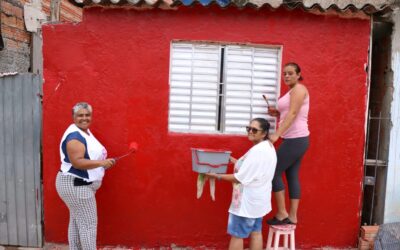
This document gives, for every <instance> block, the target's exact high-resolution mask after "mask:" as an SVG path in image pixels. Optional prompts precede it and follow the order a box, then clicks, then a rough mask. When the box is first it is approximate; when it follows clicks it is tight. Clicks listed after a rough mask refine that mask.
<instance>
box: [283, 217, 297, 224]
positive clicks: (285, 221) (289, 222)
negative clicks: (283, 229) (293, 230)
mask: <svg viewBox="0 0 400 250" xmlns="http://www.w3.org/2000/svg"><path fill="white" fill-rule="evenodd" d="M282 222H283V223H284V224H287V225H296V224H297V223H294V222H293V221H291V220H290V219H289V217H288V218H286V219H283V220H282Z"/></svg>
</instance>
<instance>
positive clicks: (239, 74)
mask: <svg viewBox="0 0 400 250" xmlns="http://www.w3.org/2000/svg"><path fill="white" fill-rule="evenodd" d="M225 51H226V53H225V83H226V84H225V119H224V120H225V123H224V129H225V132H227V133H245V126H247V125H248V123H249V121H250V120H251V119H253V118H256V117H261V118H266V119H268V120H269V122H270V123H271V130H275V126H276V120H275V118H273V117H270V116H268V115H267V104H266V102H265V101H264V99H263V97H262V95H263V94H264V95H265V96H266V97H267V98H268V101H269V104H270V105H271V106H275V105H276V100H277V97H278V92H279V89H278V88H279V67H280V61H279V58H280V55H279V53H280V52H279V49H278V48H276V49H274V48H259V47H249V46H234V45H230V46H226V49H225Z"/></svg>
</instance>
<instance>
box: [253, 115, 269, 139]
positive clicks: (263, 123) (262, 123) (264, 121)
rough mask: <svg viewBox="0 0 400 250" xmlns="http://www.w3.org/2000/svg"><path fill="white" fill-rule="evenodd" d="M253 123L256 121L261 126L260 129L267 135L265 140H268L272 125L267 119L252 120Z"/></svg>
mask: <svg viewBox="0 0 400 250" xmlns="http://www.w3.org/2000/svg"><path fill="white" fill-rule="evenodd" d="M251 121H252V122H254V121H256V122H258V124H259V125H260V128H261V129H262V131H263V132H265V133H266V135H265V136H264V140H267V139H268V135H269V128H270V127H271V125H270V124H269V122H268V120H267V119H264V118H259V117H258V118H254V119H252V120H251Z"/></svg>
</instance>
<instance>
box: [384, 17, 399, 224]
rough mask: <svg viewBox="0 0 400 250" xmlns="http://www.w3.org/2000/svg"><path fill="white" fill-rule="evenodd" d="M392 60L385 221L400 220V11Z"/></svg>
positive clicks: (395, 22)
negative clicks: (390, 126)
mask: <svg viewBox="0 0 400 250" xmlns="http://www.w3.org/2000/svg"><path fill="white" fill-rule="evenodd" d="M393 22H394V26H393V34H392V60H391V63H392V65H391V68H392V71H393V101H392V106H391V114H390V115H391V122H392V129H391V131H390V143H389V157H388V172H387V181H386V197H385V211H384V219H383V222H384V223H390V222H400V12H398V11H397V12H396V13H394V14H393Z"/></svg>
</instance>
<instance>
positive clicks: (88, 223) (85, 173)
mask: <svg viewBox="0 0 400 250" xmlns="http://www.w3.org/2000/svg"><path fill="white" fill-rule="evenodd" d="M72 117H73V121H74V123H73V124H71V125H70V126H69V127H68V128H67V130H66V131H65V133H64V135H63V137H62V139H61V143H60V156H61V169H60V171H59V173H58V175H57V179H56V188H57V192H58V194H59V195H60V197H61V199H62V200H63V201H64V203H65V204H66V205H67V207H68V209H69V226H68V242H69V248H70V249H85V250H96V236H97V206H96V197H95V194H96V191H97V189H99V187H100V186H101V181H102V179H103V176H104V171H105V169H107V168H110V167H112V166H113V165H114V164H115V160H114V159H112V158H108V159H107V150H106V149H105V147H104V146H103V145H102V144H101V143H100V142H99V141H98V140H97V139H96V138H95V137H94V135H93V134H92V133H91V132H90V130H89V126H90V124H91V122H92V107H91V106H90V105H89V104H88V103H85V102H80V103H77V104H76V105H75V106H74V107H73V108H72Z"/></svg>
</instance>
